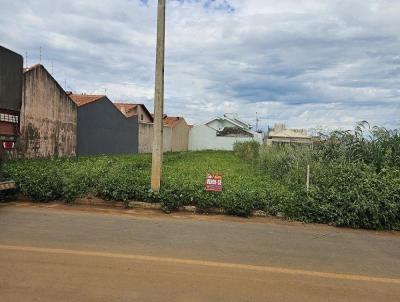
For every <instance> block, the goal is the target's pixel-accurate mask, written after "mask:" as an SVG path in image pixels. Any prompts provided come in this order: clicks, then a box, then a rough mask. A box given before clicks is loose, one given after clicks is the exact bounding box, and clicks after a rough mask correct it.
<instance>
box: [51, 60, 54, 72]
mask: <svg viewBox="0 0 400 302" xmlns="http://www.w3.org/2000/svg"><path fill="white" fill-rule="evenodd" d="M51 75H54V66H53V61H51Z"/></svg>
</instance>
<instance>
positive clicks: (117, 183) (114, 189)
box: [5, 151, 292, 216]
mask: <svg viewBox="0 0 400 302" xmlns="http://www.w3.org/2000/svg"><path fill="white" fill-rule="evenodd" d="M150 168H151V158H150V156H149V155H132V156H95V157H82V158H74V159H53V160H50V159H46V160H42V159H37V160H15V161H10V162H8V163H7V165H6V167H5V171H6V173H8V175H10V177H12V178H13V179H14V180H15V181H16V182H17V184H18V187H19V190H20V191H21V192H22V193H23V194H25V195H26V196H28V197H30V198H31V199H33V200H37V201H49V200H55V199H61V200H64V201H66V202H72V201H74V200H75V199H77V198H79V197H83V196H85V195H87V194H88V193H92V194H95V195H97V196H99V197H101V198H104V199H106V200H110V201H123V202H125V203H126V204H128V202H129V201H130V200H140V201H147V202H160V203H161V204H162V207H163V209H164V210H165V211H166V212H171V211H174V210H176V209H178V208H179V207H181V206H183V205H196V206H197V207H198V208H199V210H201V211H203V212H208V211H209V210H210V209H212V208H216V207H217V208H222V209H224V210H225V211H226V212H228V213H230V214H233V215H239V216H249V215H250V214H251V212H252V211H253V210H257V209H260V210H264V211H266V212H268V213H271V214H274V213H277V212H279V211H280V209H279V202H280V201H284V200H289V199H291V198H292V195H291V193H290V192H289V191H288V189H287V188H286V187H285V186H283V185H281V184H279V182H277V181H274V180H272V179H271V178H270V177H265V176H263V175H261V174H260V173H259V172H257V171H254V170H253V168H252V167H251V166H250V165H249V164H247V163H245V162H243V161H242V160H241V159H240V158H238V157H237V156H235V155H234V154H233V153H232V152H223V151H221V152H214V151H206V152H188V153H175V154H173V153H169V154H166V155H165V164H164V171H163V183H162V189H161V191H160V192H159V193H155V192H152V191H151V190H150ZM210 172H218V173H222V174H223V176H224V181H223V185H224V191H223V192H222V193H212V192H205V189H204V184H205V177H206V175H207V174H208V173H210Z"/></svg>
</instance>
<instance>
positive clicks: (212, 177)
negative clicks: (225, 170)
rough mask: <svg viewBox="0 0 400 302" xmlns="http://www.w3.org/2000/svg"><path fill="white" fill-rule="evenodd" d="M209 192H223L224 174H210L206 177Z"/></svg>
mask: <svg viewBox="0 0 400 302" xmlns="http://www.w3.org/2000/svg"><path fill="white" fill-rule="evenodd" d="M206 191H207V192H222V175H221V174H208V175H207V178H206Z"/></svg>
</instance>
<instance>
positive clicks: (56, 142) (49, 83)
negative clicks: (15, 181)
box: [16, 64, 77, 158]
mask: <svg viewBox="0 0 400 302" xmlns="http://www.w3.org/2000/svg"><path fill="white" fill-rule="evenodd" d="M20 122H21V126H20V127H21V135H20V137H19V139H18V141H17V146H16V147H17V153H18V154H19V155H20V156H24V157H28V158H32V157H47V156H73V155H75V150H76V125H77V107H76V105H75V103H74V102H73V101H72V100H71V99H70V98H69V96H68V95H67V94H66V92H65V91H64V90H63V88H62V87H61V86H60V85H59V84H58V83H57V81H56V80H55V79H54V78H53V77H52V76H51V75H50V73H49V72H48V71H47V70H46V68H44V66H42V65H39V64H38V65H34V66H32V67H30V68H26V69H25V70H24V74H23V90H22V107H21V119H20Z"/></svg>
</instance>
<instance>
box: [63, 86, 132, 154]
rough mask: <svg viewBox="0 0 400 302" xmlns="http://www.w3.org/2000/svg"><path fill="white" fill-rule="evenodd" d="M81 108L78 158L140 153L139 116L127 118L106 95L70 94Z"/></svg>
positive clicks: (79, 113)
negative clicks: (81, 156) (79, 156)
mask: <svg viewBox="0 0 400 302" xmlns="http://www.w3.org/2000/svg"><path fill="white" fill-rule="evenodd" d="M69 96H70V98H71V99H72V100H73V101H74V102H75V103H76V105H77V106H78V122H77V155H99V154H131V153H137V152H138V116H137V115H132V116H130V117H127V116H125V115H124V114H122V112H121V111H120V110H119V109H118V108H117V107H116V106H115V105H114V104H113V103H112V102H111V101H110V100H109V99H108V98H107V96H105V95H88V94H70V95H69Z"/></svg>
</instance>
